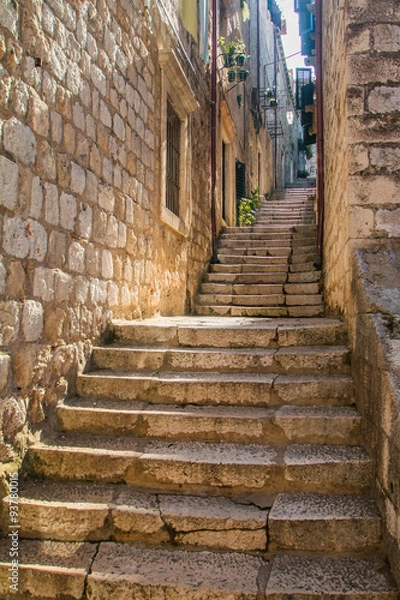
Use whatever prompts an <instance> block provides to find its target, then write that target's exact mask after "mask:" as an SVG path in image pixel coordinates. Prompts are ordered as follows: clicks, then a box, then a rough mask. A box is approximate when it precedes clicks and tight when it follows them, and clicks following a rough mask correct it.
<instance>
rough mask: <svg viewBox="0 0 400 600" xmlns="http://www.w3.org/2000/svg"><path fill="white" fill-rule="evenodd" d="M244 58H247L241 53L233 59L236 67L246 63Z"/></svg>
mask: <svg viewBox="0 0 400 600" xmlns="http://www.w3.org/2000/svg"><path fill="white" fill-rule="evenodd" d="M246 58H247V56H246V55H245V54H243V53H240V54H238V55H237V56H236V58H235V60H236V64H237V66H238V67H243V65H244V63H245V62H246Z"/></svg>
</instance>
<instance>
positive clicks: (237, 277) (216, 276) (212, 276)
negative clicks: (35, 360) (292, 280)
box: [204, 271, 287, 285]
mask: <svg viewBox="0 0 400 600" xmlns="http://www.w3.org/2000/svg"><path fill="white" fill-rule="evenodd" d="M204 281H205V282H206V283H231V284H242V285H243V284H249V285H260V284H262V285H268V284H270V285H273V284H275V285H277V284H283V283H286V281H287V273H286V271H281V272H280V273H253V274H247V275H245V274H242V275H241V274H236V273H206V274H205V276H204Z"/></svg>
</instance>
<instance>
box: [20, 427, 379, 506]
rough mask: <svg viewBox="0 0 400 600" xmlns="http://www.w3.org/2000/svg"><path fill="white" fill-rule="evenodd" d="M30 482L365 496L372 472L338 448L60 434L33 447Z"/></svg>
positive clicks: (348, 449)
mask: <svg viewBox="0 0 400 600" xmlns="http://www.w3.org/2000/svg"><path fill="white" fill-rule="evenodd" d="M28 468H29V470H30V473H31V474H32V475H33V477H39V478H40V479H43V478H46V479H47V478H48V479H53V480H60V479H62V480H68V481H95V482H99V483H111V482H112V483H114V484H115V483H123V484H126V485H131V486H135V487H136V488H140V489H144V490H150V491H151V490H154V489H157V490H159V489H162V491H173V492H180V493H190V494H193V495H198V494H200V495H202V494H211V495H228V496H232V495H240V494H250V493H263V492H264V493H265V494H269V495H270V496H271V495H273V496H274V495H276V494H277V493H279V492H290V493H296V492H307V493H317V492H318V493H322V494H332V493H337V494H362V493H366V492H368V490H369V489H370V486H371V482H372V475H373V465H372V462H371V460H370V459H369V457H368V455H367V454H366V452H365V450H364V449H363V448H360V447H359V446H342V445H312V444H292V445H289V446H261V445H257V444H247V445H244V444H221V443H217V444H216V443H205V442H171V441H164V440H154V441H148V440H146V439H135V438H131V437H121V436H120V437H118V438H115V437H112V438H107V437H105V436H101V437H100V436H79V435H71V434H64V435H60V436H59V437H58V438H56V439H55V440H54V441H53V442H52V443H51V444H46V443H44V442H38V443H35V444H33V445H32V446H31V447H30V450H29V455H28Z"/></svg>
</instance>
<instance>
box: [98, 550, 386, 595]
mask: <svg viewBox="0 0 400 600" xmlns="http://www.w3.org/2000/svg"><path fill="white" fill-rule="evenodd" d="M267 565H268V563H267V561H266V560H265V559H264V558H262V557H259V556H252V555H249V554H245V553H243V554H240V553H237V552H207V551H202V552H188V551H184V550H177V549H170V550H163V549H151V548H142V547H135V546H130V545H127V544H116V543H113V542H104V543H102V544H100V548H99V552H98V554H97V556H96V559H95V561H94V563H93V567H92V571H91V574H90V575H89V577H88V582H87V594H88V597H89V598H90V599H93V600H95V599H96V600H100V599H106V598H107V599H109V598H110V599H111V598H115V599H121V600H122V599H123V598H126V599H128V598H137V599H138V600H139V598H143V600H144V599H145V598H149V599H150V598H154V600H156V599H157V598H159V599H160V600H161V599H163V600H178V599H182V600H183V599H185V600H207V599H210V600H211V599H212V600H256V598H257V597H260V596H258V594H259V591H260V592H261V590H262V588H263V584H262V581H263V579H264V571H266V570H267ZM379 600H380V599H379ZM385 600H386V599H385ZM388 600H392V599H388Z"/></svg>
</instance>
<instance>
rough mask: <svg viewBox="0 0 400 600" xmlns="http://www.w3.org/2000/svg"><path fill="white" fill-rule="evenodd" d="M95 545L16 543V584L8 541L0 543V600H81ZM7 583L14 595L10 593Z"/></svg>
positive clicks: (35, 541)
mask: <svg viewBox="0 0 400 600" xmlns="http://www.w3.org/2000/svg"><path fill="white" fill-rule="evenodd" d="M96 551H97V545H96V544H91V543H87V542H86V543H70V544H65V543H62V542H56V541H44V540H40V541H37V540H18V561H19V562H18V570H17V571H15V572H16V573H17V576H16V580H17V581H16V583H14V582H13V581H12V580H11V581H10V579H9V577H10V566H11V560H12V557H10V538H6V539H5V540H0V597H1V598H2V600H14V599H16V600H30V599H32V600H36V599H37V600H52V599H54V598H68V600H71V599H73V600H81V599H82V598H83V597H84V596H83V594H84V590H85V580H86V577H87V575H88V573H89V569H90V566H91V561H92V560H93V558H94V557H95V555H96ZM10 583H12V584H13V585H16V586H17V587H16V588H15V590H16V591H11V590H10Z"/></svg>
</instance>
